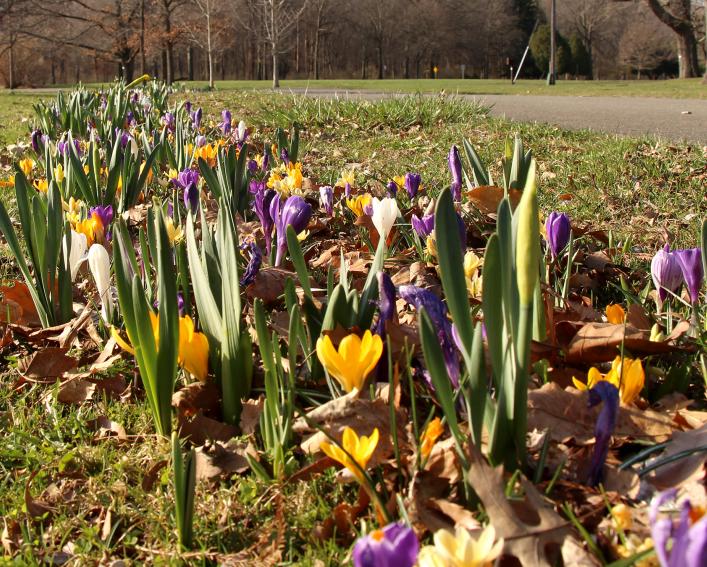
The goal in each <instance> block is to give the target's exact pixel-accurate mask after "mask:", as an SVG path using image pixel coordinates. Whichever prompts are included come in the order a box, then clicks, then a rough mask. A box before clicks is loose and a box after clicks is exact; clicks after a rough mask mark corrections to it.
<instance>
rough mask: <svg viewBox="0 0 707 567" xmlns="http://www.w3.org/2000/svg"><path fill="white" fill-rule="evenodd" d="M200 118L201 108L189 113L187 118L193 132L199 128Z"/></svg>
mask: <svg viewBox="0 0 707 567" xmlns="http://www.w3.org/2000/svg"><path fill="white" fill-rule="evenodd" d="M201 116H202V110H201V107H199V108H197V109H196V110H193V111H192V112H190V113H189V117H190V118H191V125H192V126H193V127H194V130H198V129H199V128H200V127H201Z"/></svg>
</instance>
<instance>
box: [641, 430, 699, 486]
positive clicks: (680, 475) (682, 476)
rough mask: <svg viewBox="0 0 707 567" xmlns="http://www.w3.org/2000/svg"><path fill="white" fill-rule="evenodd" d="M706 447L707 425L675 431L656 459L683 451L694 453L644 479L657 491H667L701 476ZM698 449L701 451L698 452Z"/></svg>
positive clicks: (668, 464) (665, 457) (666, 465)
mask: <svg viewBox="0 0 707 567" xmlns="http://www.w3.org/2000/svg"><path fill="white" fill-rule="evenodd" d="M706 446H707V423H705V424H704V425H703V426H702V427H700V428H699V429H692V430H690V431H676V432H675V433H673V435H672V437H671V438H670V440H669V441H668V444H667V446H666V448H665V451H664V452H663V453H662V454H661V455H660V456H659V457H657V459H661V460H662V459H667V458H670V457H672V456H674V455H678V454H679V453H682V452H683V451H690V450H695V452H694V453H692V454H691V455H689V456H686V457H683V458H681V459H678V460H677V461H674V462H672V463H667V464H665V465H663V466H661V467H660V468H658V469H656V470H655V471H653V472H651V473H650V474H648V475H647V476H646V477H645V478H646V480H648V482H650V483H651V484H652V485H653V486H655V487H656V488H657V489H658V490H667V489H668V488H672V487H674V486H679V485H681V484H683V483H684V482H686V481H688V480H689V479H692V478H693V477H701V476H703V475H704V467H705V463H707V452H705V451H704V447H706ZM699 448H702V450H701V451H700V450H698V449H699ZM647 464H650V462H649V463H647Z"/></svg>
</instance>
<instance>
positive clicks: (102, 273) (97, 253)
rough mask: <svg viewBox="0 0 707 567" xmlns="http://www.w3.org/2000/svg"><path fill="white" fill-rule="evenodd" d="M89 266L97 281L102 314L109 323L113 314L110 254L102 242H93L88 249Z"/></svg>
mask: <svg viewBox="0 0 707 567" xmlns="http://www.w3.org/2000/svg"><path fill="white" fill-rule="evenodd" d="M88 267H89V268H90V270H91V274H92V275H93V279H94V280H95V282H96V289H97V290H98V296H99V298H100V300H101V316H102V317H103V320H104V321H105V322H106V323H108V322H110V319H111V317H112V316H113V297H112V296H111V293H110V256H109V255H108V251H107V250H106V249H105V248H104V247H103V246H101V245H100V244H93V245H92V246H91V248H90V249H89V251H88Z"/></svg>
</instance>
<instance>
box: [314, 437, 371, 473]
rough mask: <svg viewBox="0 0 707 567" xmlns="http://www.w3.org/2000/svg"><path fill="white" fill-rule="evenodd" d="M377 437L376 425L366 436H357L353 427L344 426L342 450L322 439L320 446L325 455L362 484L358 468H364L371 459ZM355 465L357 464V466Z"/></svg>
mask: <svg viewBox="0 0 707 567" xmlns="http://www.w3.org/2000/svg"><path fill="white" fill-rule="evenodd" d="M378 438H379V433H378V428H377V427H376V428H375V429H374V430H373V432H372V433H371V435H370V436H368V437H366V436H365V435H362V436H361V437H359V436H358V435H357V434H356V432H355V431H354V430H353V429H351V428H350V427H346V428H345V429H344V435H343V437H342V439H341V447H343V449H344V450H342V448H341V447H339V446H337V445H333V444H331V443H329V442H327V441H324V442H323V443H322V444H321V446H320V447H321V449H322V451H324V453H325V454H326V455H328V456H329V457H331V458H332V459H334V460H335V461H336V462H337V463H341V464H342V465H344V466H345V467H346V468H347V469H349V470H350V471H351V473H352V474H353V475H354V476H355V477H356V479H357V480H358V481H359V482H360V483H362V484H363V482H364V477H363V473H362V472H361V470H360V469H365V468H366V465H367V464H368V461H370V460H371V457H372V456H373V452H374V451H375V450H376V446H377V445H378ZM347 453H348V455H347ZM349 455H351V457H353V459H352V458H351V457H349ZM356 465H358V467H357V466H356ZM359 467H360V469H359Z"/></svg>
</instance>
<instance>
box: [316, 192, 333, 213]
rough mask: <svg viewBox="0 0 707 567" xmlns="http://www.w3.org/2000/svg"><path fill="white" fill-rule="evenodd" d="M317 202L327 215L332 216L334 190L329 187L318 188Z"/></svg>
mask: <svg viewBox="0 0 707 567" xmlns="http://www.w3.org/2000/svg"><path fill="white" fill-rule="evenodd" d="M319 202H320V203H321V204H322V208H323V209H324V211H325V212H326V214H327V215H329V216H332V215H333V214H334V188H333V187H331V186H330V185H325V186H324V187H320V188H319Z"/></svg>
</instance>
